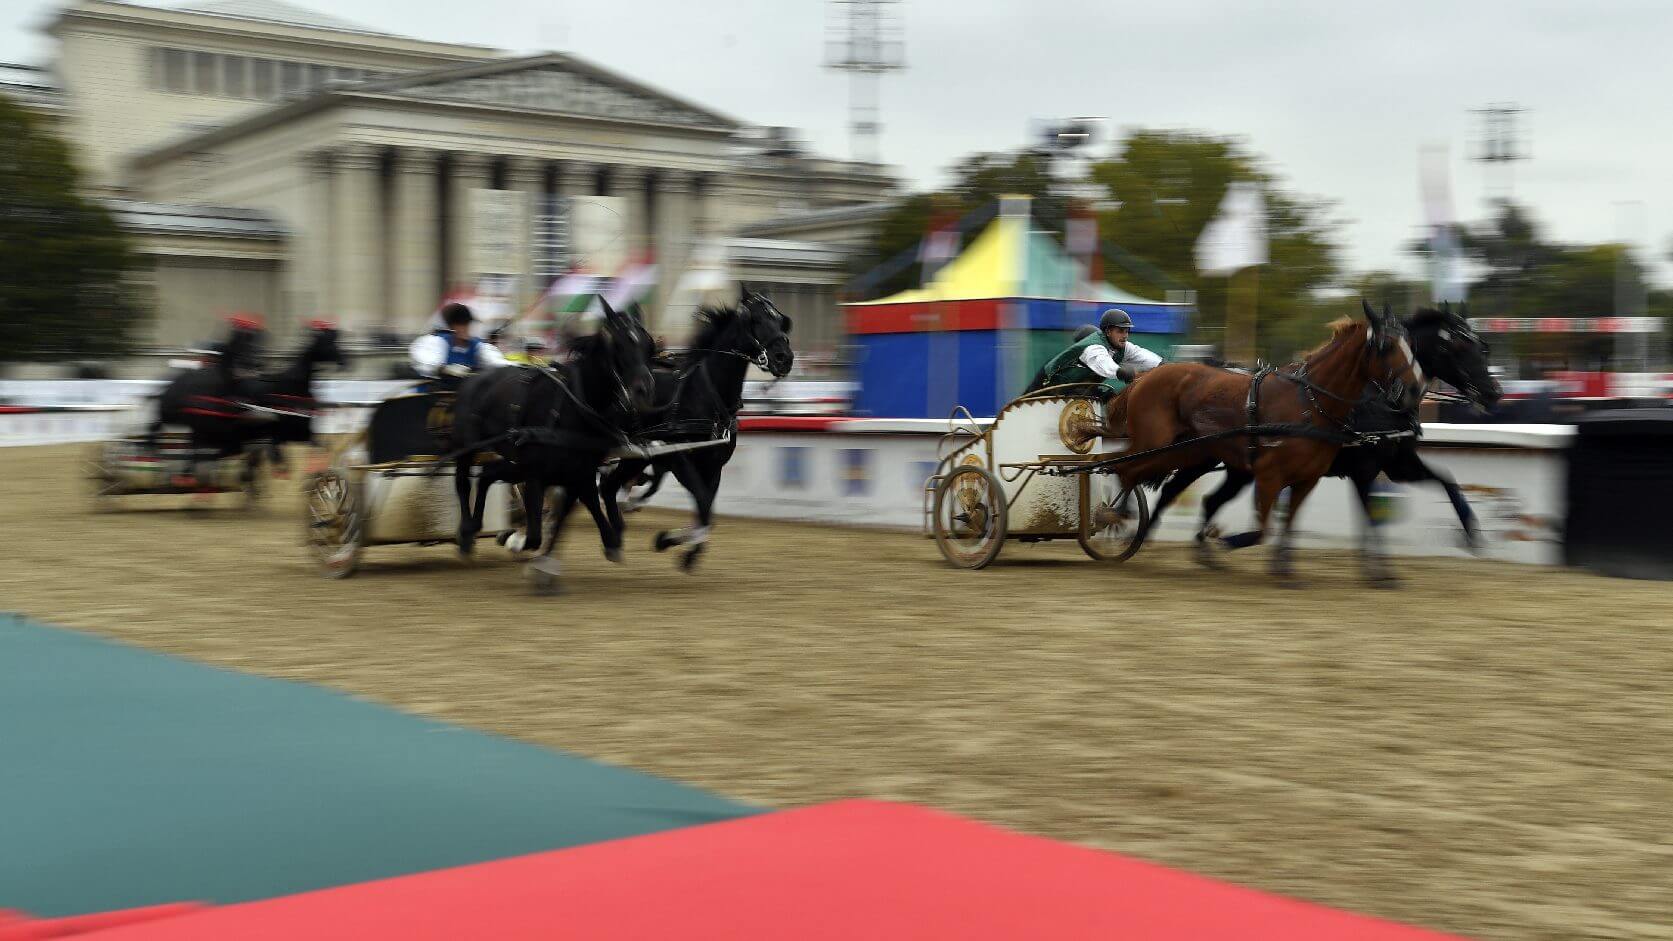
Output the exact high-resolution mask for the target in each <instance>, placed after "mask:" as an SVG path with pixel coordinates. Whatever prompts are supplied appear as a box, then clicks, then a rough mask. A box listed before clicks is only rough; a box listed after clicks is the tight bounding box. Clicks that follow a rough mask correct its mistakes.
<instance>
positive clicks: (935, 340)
mask: <svg viewBox="0 0 1673 941" xmlns="http://www.w3.org/2000/svg"><path fill="white" fill-rule="evenodd" d="M855 339H856V340H858V341H859V345H860V347H861V349H862V350H863V351H864V352H863V354H862V356H861V359H860V363H859V380H860V382H859V385H860V388H859V392H858V393H857V394H856V396H855V399H854V413H855V414H856V415H864V416H871V417H878V418H945V417H946V416H947V414H948V413H949V412H951V411H952V409H953V407H954V406H955V405H963V406H964V407H965V408H968V409H970V411H971V413H972V414H975V415H992V414H994V413H995V412H996V411H998V410H999V406H1000V405H1002V404H1003V402H1002V401H1001V398H1000V395H1001V393H1000V390H999V388H998V386H999V369H1000V362H999V359H1000V343H999V332H998V331H996V330H959V331H949V332H944V333H876V334H866V335H862V336H858V337H856V338H855ZM955 377H956V381H955Z"/></svg>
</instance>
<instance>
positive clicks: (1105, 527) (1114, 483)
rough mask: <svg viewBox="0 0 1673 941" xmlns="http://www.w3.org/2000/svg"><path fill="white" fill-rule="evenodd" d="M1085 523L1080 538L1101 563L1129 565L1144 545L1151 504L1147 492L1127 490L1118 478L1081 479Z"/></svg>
mask: <svg viewBox="0 0 1673 941" xmlns="http://www.w3.org/2000/svg"><path fill="white" fill-rule="evenodd" d="M1081 481H1082V483H1081V520H1080V532H1079V533H1078V534H1077V536H1076V538H1077V539H1078V540H1079V542H1080V547H1081V549H1082V551H1084V552H1085V553H1086V554H1087V555H1089V556H1091V557H1092V558H1094V559H1096V560H1098V561H1099V562H1125V561H1127V560H1128V559H1131V558H1132V557H1133V555H1134V554H1135V553H1137V552H1138V551H1139V548H1140V547H1142V546H1143V545H1144V537H1143V536H1142V535H1141V534H1142V533H1143V532H1144V531H1145V529H1146V527H1148V526H1149V525H1150V501H1148V500H1146V499H1145V496H1144V490H1143V488H1140V487H1134V488H1132V489H1130V490H1123V489H1122V487H1121V478H1119V477H1117V476H1115V475H1114V474H1083V475H1081Z"/></svg>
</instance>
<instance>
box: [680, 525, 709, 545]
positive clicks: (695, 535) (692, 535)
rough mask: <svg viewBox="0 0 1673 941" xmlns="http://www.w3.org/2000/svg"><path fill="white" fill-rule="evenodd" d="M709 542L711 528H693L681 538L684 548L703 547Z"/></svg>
mask: <svg viewBox="0 0 1673 941" xmlns="http://www.w3.org/2000/svg"><path fill="white" fill-rule="evenodd" d="M708 541H709V527H707V526H693V527H691V528H690V529H688V530H686V531H685V533H684V534H683V535H681V536H680V545H682V546H701V545H703V544H704V543H706V542H708Z"/></svg>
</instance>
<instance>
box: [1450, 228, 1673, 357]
mask: <svg viewBox="0 0 1673 941" xmlns="http://www.w3.org/2000/svg"><path fill="white" fill-rule="evenodd" d="M1459 242H1460V244H1461V245H1462V246H1463V248H1464V250H1465V252H1466V253H1467V254H1469V255H1470V256H1471V257H1472V258H1474V259H1475V260H1476V261H1477V262H1478V263H1479V264H1480V265H1481V266H1482V269H1483V273H1482V276H1481V277H1480V278H1479V279H1478V280H1477V281H1475V282H1474V283H1473V284H1471V286H1470V295H1469V296H1470V312H1471V314H1473V315H1475V316H1492V317H1603V316H1634V315H1640V314H1642V315H1648V316H1655V317H1662V318H1663V319H1664V320H1665V319H1667V318H1668V317H1669V315H1673V297H1670V296H1669V295H1668V293H1667V292H1665V291H1660V290H1652V289H1650V287H1649V285H1648V284H1647V282H1646V279H1645V270H1644V267H1643V265H1642V264H1641V263H1640V262H1639V261H1638V259H1636V258H1634V257H1633V254H1632V251H1631V249H1630V248H1628V247H1627V246H1625V245H1620V244H1614V243H1603V244H1598V245H1565V244H1562V243H1559V242H1555V241H1552V240H1550V239H1549V238H1548V237H1547V236H1546V234H1545V232H1544V231H1543V229H1542V227H1541V226H1540V225H1539V223H1538V222H1537V221H1536V220H1535V219H1534V218H1533V216H1532V214H1531V213H1530V212H1529V211H1528V210H1527V209H1526V208H1525V207H1523V206H1520V205H1517V204H1515V203H1512V202H1509V201H1501V202H1500V203H1499V204H1498V205H1497V207H1496V208H1495V211H1494V213H1493V215H1492V217H1491V218H1489V219H1488V220H1487V221H1486V222H1484V223H1481V224H1479V225H1475V226H1467V227H1464V228H1463V229H1462V230H1461V232H1460V237H1459ZM1669 326H1673V323H1670V324H1669ZM1510 343H1511V349H1512V350H1513V352H1514V353H1515V354H1516V355H1517V356H1518V357H1522V358H1525V357H1530V356H1539V355H1540V354H1543V353H1551V354H1553V355H1558V354H1560V355H1561V356H1562V358H1565V359H1567V360H1569V361H1570V363H1571V364H1573V365H1580V364H1587V363H1588V361H1590V363H1596V364H1607V363H1609V361H1610V357H1611V355H1612V353H1613V349H1614V338H1612V337H1608V336H1581V335H1561V336H1559V337H1552V336H1542V335H1539V334H1517V335H1513V336H1512V337H1511V338H1510Z"/></svg>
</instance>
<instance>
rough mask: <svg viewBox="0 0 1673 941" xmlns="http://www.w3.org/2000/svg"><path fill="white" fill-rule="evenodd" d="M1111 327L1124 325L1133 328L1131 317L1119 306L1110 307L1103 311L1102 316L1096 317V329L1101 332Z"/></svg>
mask: <svg viewBox="0 0 1673 941" xmlns="http://www.w3.org/2000/svg"><path fill="white" fill-rule="evenodd" d="M1111 327H1126V328H1127V329H1129V330H1131V329H1132V328H1133V318H1132V317H1129V316H1128V315H1127V312H1126V311H1124V310H1122V309H1121V308H1119V307H1111V308H1110V309H1109V310H1106V311H1104V315H1103V316H1102V317H1099V318H1098V330H1099V332H1100V333H1101V332H1103V331H1105V330H1108V329H1110V328H1111Z"/></svg>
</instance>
